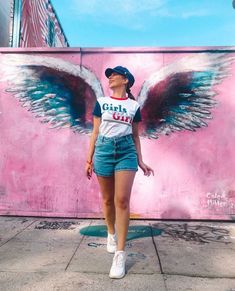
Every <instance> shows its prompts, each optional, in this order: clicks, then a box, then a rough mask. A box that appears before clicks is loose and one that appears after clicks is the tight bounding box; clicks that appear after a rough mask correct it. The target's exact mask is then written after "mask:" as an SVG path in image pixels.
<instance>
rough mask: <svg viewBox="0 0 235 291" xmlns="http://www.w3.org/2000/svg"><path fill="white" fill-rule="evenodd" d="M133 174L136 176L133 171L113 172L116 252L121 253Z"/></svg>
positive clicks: (128, 215) (126, 230)
mask: <svg viewBox="0 0 235 291" xmlns="http://www.w3.org/2000/svg"><path fill="white" fill-rule="evenodd" d="M135 174H136V172H135V171H118V172H115V195H114V200H115V208H116V229H117V236H118V245H117V250H118V251H122V250H124V249H125V243H126V237H127V232H128V226H129V217H130V196H131V189H132V185H133V182H134V178H135Z"/></svg>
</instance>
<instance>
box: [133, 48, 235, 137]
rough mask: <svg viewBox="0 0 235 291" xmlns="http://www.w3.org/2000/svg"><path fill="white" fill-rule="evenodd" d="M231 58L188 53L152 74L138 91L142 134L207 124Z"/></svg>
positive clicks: (168, 132) (190, 128)
mask: <svg viewBox="0 0 235 291" xmlns="http://www.w3.org/2000/svg"><path fill="white" fill-rule="evenodd" d="M232 60H233V58H232V57H229V56H228V55H226V54H205V53H204V54H198V55H194V56H187V57H183V58H182V59H180V60H179V61H178V62H175V63H172V64H170V65H169V66H166V67H163V68H162V69H161V70H160V71H159V72H156V73H154V74H153V75H152V76H150V77H149V79H148V80H146V81H145V82H144V84H143V86H142V88H141V91H140V93H139V95H138V101H139V103H140V105H141V107H142V116H143V120H144V122H143V129H142V130H143V135H144V136H147V137H149V138H157V137H158V136H159V135H160V134H166V135H169V134H170V133H172V132H175V131H182V130H190V131H195V130H196V129H197V128H201V127H204V126H207V120H208V119H210V118H212V114H211V109H212V108H213V107H214V106H215V105H216V104H217V102H216V100H215V99H214V97H215V95H216V91H215V88H214V86H215V85H217V84H219V83H220V82H221V81H222V80H223V79H224V78H225V77H227V76H228V75H229V73H228V68H229V65H230V64H231V62H232Z"/></svg>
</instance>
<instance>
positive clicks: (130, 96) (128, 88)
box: [126, 84, 135, 100]
mask: <svg viewBox="0 0 235 291" xmlns="http://www.w3.org/2000/svg"><path fill="white" fill-rule="evenodd" d="M126 93H127V94H128V98H130V99H132V100H135V97H134V96H133V94H132V93H131V89H130V87H129V86H128V84H127V86H126Z"/></svg>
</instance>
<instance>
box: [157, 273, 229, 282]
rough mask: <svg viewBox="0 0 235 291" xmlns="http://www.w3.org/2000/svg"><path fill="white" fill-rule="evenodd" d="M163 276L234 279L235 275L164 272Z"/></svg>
mask: <svg viewBox="0 0 235 291" xmlns="http://www.w3.org/2000/svg"><path fill="white" fill-rule="evenodd" d="M162 275H163V276H181V277H187V278H201V279H231V280H234V279H235V276H234V277H230V276H225V275H223V276H222V277H221V276H210V275H197V274H195V275H194V274H188V275H187V274H180V273H167V272H165V273H164V274H162Z"/></svg>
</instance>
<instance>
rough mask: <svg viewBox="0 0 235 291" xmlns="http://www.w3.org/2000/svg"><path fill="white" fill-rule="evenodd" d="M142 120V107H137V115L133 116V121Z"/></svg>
mask: <svg viewBox="0 0 235 291" xmlns="http://www.w3.org/2000/svg"><path fill="white" fill-rule="evenodd" d="M140 121H142V117H141V113H140V107H139V108H138V109H137V111H136V113H135V116H134V118H133V122H140Z"/></svg>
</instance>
